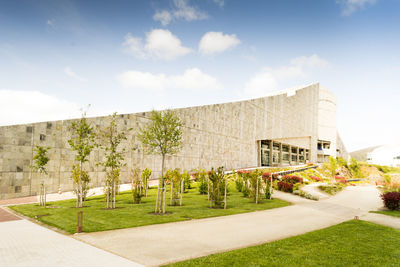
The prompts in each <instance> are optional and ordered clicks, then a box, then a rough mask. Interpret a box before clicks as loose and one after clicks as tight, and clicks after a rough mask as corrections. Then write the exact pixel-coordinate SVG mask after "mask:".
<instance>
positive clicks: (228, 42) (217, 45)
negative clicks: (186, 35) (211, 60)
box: [199, 32, 240, 55]
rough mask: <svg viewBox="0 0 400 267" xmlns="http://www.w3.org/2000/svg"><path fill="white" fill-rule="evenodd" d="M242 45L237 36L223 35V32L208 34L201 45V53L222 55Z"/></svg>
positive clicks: (201, 41)
mask: <svg viewBox="0 0 400 267" xmlns="http://www.w3.org/2000/svg"><path fill="white" fill-rule="evenodd" d="M238 44H240V40H239V39H238V38H237V37H236V35H235V34H230V35H229V34H223V33H222V32H207V33H206V34H204V35H203V37H202V38H201V40H200V43H199V51H200V53H202V54H206V55H211V54H216V53H221V52H223V51H225V50H228V49H229V48H232V47H235V46H237V45H238Z"/></svg>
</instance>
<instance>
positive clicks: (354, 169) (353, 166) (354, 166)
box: [349, 158, 363, 178]
mask: <svg viewBox="0 0 400 267" xmlns="http://www.w3.org/2000/svg"><path fill="white" fill-rule="evenodd" d="M349 169H350V172H351V175H352V176H353V177H357V178H362V176H363V175H362V173H361V169H360V165H359V164H358V162H357V160H356V159H355V158H351V160H350V165H349Z"/></svg>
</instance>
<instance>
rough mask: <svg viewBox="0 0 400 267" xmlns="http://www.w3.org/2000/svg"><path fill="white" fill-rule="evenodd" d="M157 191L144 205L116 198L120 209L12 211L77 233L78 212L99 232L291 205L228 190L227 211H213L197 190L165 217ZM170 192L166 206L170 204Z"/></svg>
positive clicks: (99, 203)
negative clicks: (159, 210)
mask: <svg viewBox="0 0 400 267" xmlns="http://www.w3.org/2000/svg"><path fill="white" fill-rule="evenodd" d="M194 186H195V185H194ZM156 192H157V190H156V189H151V190H149V196H148V197H144V198H142V203H141V204H133V201H132V193H131V192H122V193H121V194H120V195H118V196H117V208H116V209H113V210H110V209H109V210H106V209H104V208H105V206H106V203H105V197H104V196H97V197H91V198H89V199H88V200H87V201H85V202H84V203H83V205H84V207H83V208H80V209H77V208H75V204H76V200H74V199H71V200H64V201H57V202H51V203H47V204H48V205H47V207H46V208H45V207H41V206H39V205H38V204H26V205H17V206H12V207H10V208H11V209H13V210H15V211H17V212H19V213H21V214H23V215H25V216H28V217H31V218H34V219H35V220H38V221H40V222H42V223H45V224H48V225H51V226H55V227H57V228H59V229H62V230H64V231H66V232H69V233H75V232H76V224H77V212H78V211H80V210H82V211H83V231H84V232H97V231H104V230H112V229H121V228H128V227H137V226H143V225H150V224H159V223H168V222H176V221H184V220H190V219H200V218H207V217H215V216H224V215H231V214H238V213H244V212H251V211H258V210H267V209H273V208H279V207H284V206H287V205H289V203H288V202H286V201H283V200H280V199H273V200H266V199H263V200H262V201H261V203H260V204H255V203H253V202H251V200H250V199H248V198H244V197H243V196H242V194H241V193H239V192H237V191H236V190H235V188H234V186H230V187H229V195H228V200H227V209H226V210H224V209H211V208H209V202H208V200H207V195H200V194H199V193H198V191H197V189H196V188H193V189H190V190H189V192H187V193H185V194H184V195H183V206H181V207H180V206H167V214H166V215H154V214H151V213H152V212H154V207H155V202H156ZM168 196H169V192H168V193H167V203H169V198H168Z"/></svg>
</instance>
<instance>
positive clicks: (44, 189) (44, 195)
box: [43, 184, 46, 208]
mask: <svg viewBox="0 0 400 267" xmlns="http://www.w3.org/2000/svg"><path fill="white" fill-rule="evenodd" d="M43 199H44V201H43V205H44V207H45V208H46V187H45V186H44V184H43Z"/></svg>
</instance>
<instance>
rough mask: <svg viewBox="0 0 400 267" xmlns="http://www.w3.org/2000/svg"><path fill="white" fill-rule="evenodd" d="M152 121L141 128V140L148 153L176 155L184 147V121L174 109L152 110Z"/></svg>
mask: <svg viewBox="0 0 400 267" xmlns="http://www.w3.org/2000/svg"><path fill="white" fill-rule="evenodd" d="M150 119H151V121H150V123H148V124H147V125H146V127H144V128H140V133H139V135H138V138H139V140H140V141H141V142H142V144H143V145H144V147H145V149H146V151H147V153H149V154H160V155H167V154H170V155H174V154H176V153H177V152H179V150H180V149H181V147H182V126H183V123H182V121H181V120H180V119H179V117H177V115H176V114H175V112H173V111H172V110H166V111H155V110H153V111H152V112H151V117H150Z"/></svg>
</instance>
